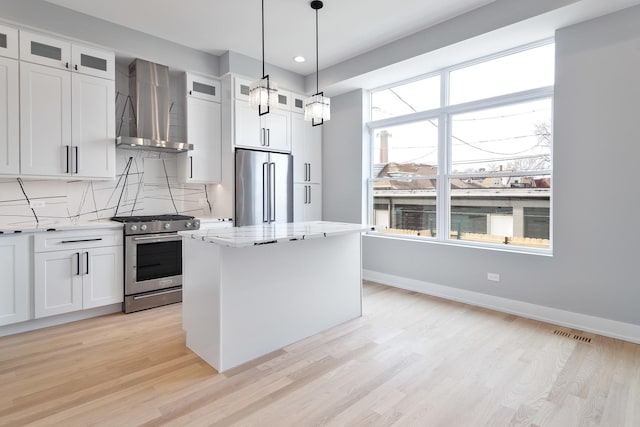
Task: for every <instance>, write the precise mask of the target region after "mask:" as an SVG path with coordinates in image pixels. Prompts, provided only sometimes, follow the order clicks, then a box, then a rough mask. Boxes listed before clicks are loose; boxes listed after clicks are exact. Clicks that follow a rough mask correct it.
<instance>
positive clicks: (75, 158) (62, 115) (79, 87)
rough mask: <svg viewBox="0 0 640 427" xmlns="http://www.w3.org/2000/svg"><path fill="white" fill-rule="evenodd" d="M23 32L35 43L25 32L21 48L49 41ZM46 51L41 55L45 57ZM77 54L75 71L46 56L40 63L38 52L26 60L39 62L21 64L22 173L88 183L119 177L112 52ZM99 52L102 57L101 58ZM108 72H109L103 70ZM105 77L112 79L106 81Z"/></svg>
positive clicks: (76, 48) (90, 50)
mask: <svg viewBox="0 0 640 427" xmlns="http://www.w3.org/2000/svg"><path fill="white" fill-rule="evenodd" d="M25 34H27V35H28V36H30V37H31V39H33V40H31V39H30V38H28V37H27V36H25V38H24V39H23V37H22V35H23V32H21V46H22V50H24V49H26V48H27V47H28V46H31V44H33V43H39V44H42V43H40V42H44V41H45V39H43V38H42V37H41V36H37V35H32V34H30V33H25ZM35 40H38V42H36V41H35ZM47 40H49V39H47ZM51 40H54V41H55V40H56V39H51ZM28 43H31V44H28ZM39 44H38V45H39ZM60 46H61V47H60V49H62V46H66V45H65V44H64V43H63V42H61V44H60ZM69 46H71V45H69ZM42 49H44V48H42ZM42 49H40V50H38V51H37V53H42ZM69 49H71V47H70V48H69ZM61 51H63V50H61ZM56 52H57V51H56ZM65 52H66V51H65ZM73 52H74V56H77V57H78V61H79V63H78V64H77V66H76V65H74V66H73V71H71V70H68V69H67V68H66V67H55V66H54V64H52V63H51V61H52V60H51V58H49V57H47V56H45V57H44V59H41V57H40V56H39V55H36V54H34V53H31V54H30V56H28V60H29V59H31V60H33V62H37V63H30V62H25V61H21V64H20V149H21V155H20V173H21V174H22V175H32V176H46V177H65V176H73V177H75V178H89V179H113V178H114V177H115V83H114V78H115V74H114V69H113V61H114V60H113V57H112V55H113V54H111V53H109V52H101V51H98V50H96V49H93V48H87V47H82V46H76V45H73ZM100 53H104V55H102V56H98V55H99V54H100ZM21 54H24V52H21ZM69 55H70V54H69ZM56 57H57V56H56ZM34 58H35V59H34ZM87 58H89V59H87ZM45 59H46V60H45ZM42 64H46V65H42ZM83 64H84V65H83ZM104 68H106V69H108V70H109V71H104V70H103V69H104ZM96 76H100V77H96ZM105 76H110V78H102V77H105Z"/></svg>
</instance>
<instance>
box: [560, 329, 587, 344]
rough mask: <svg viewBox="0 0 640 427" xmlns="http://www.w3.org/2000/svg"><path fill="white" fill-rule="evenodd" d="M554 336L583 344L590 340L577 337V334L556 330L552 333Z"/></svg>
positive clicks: (580, 336)
mask: <svg viewBox="0 0 640 427" xmlns="http://www.w3.org/2000/svg"><path fill="white" fill-rule="evenodd" d="M553 334H554V335H559V336H561V337H567V338H572V339H574V340H576V341H580V342H584V343H590V342H591V338H588V337H583V336H582V335H578V334H572V333H571V332H567V331H561V330H559V329H556V330H555V331H553Z"/></svg>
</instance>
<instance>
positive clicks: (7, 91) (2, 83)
mask: <svg viewBox="0 0 640 427" xmlns="http://www.w3.org/2000/svg"><path fill="white" fill-rule="evenodd" d="M19 81H20V79H19V74H18V61H17V60H15V59H9V58H3V57H0V174H11V175H17V174H18V173H19V171H20V115H19V105H20V98H19V91H18V86H19Z"/></svg>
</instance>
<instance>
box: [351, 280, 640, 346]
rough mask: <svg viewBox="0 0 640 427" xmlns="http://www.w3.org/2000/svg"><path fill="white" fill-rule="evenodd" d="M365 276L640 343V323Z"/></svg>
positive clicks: (472, 303) (470, 292)
mask: <svg viewBox="0 0 640 427" xmlns="http://www.w3.org/2000/svg"><path fill="white" fill-rule="evenodd" d="M362 276H363V278H364V279H365V280H370V281H372V282H377V283H381V284H383V285H388V286H393V287H396V288H401V289H406V290H409V291H414V292H419V293H422V294H426V295H432V296H435V297H440V298H444V299H448V300H453V301H459V302H463V303H465V304H471V305H475V306H479V307H484V308H488V309H491V310H495V311H500V312H503V313H509V314H515V315H517V316H521V317H526V318H528V319H534V320H540V321H542V322H547V323H552V324H554V325H559V326H565V327H568V328H571V329H579V330H581V331H585V332H592V333H594V334H598V335H604V336H607V337H611V338H617V339H621V340H624V341H629V342H632V343H635V344H640V325H634V324H631V323H624V322H619V321H616V320H610V319H604V318H602V317H595V316H590V315H587V314H580V313H574V312H571V311H565V310H559V309H557V308H550V307H545V306H542V305H537V304H531V303H528V302H522V301H516V300H512V299H508V298H502V297H497V296H493V295H487V294H482V293H479V292H473V291H467V290H464V289H458V288H452V287H449V286H443V285H437V284H435V283H429V282H423V281H420V280H415V279H408V278H406V277H400V276H395V275H392V274H385V273H380V272H377V271H372V270H363V271H362Z"/></svg>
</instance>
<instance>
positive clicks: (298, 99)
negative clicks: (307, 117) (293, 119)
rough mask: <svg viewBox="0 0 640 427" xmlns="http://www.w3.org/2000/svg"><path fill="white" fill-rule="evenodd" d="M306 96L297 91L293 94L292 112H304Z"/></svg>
mask: <svg viewBox="0 0 640 427" xmlns="http://www.w3.org/2000/svg"><path fill="white" fill-rule="evenodd" d="M305 98H306V96H304V95H300V94H297V93H292V94H291V112H292V113H298V114H304V100H305Z"/></svg>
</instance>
